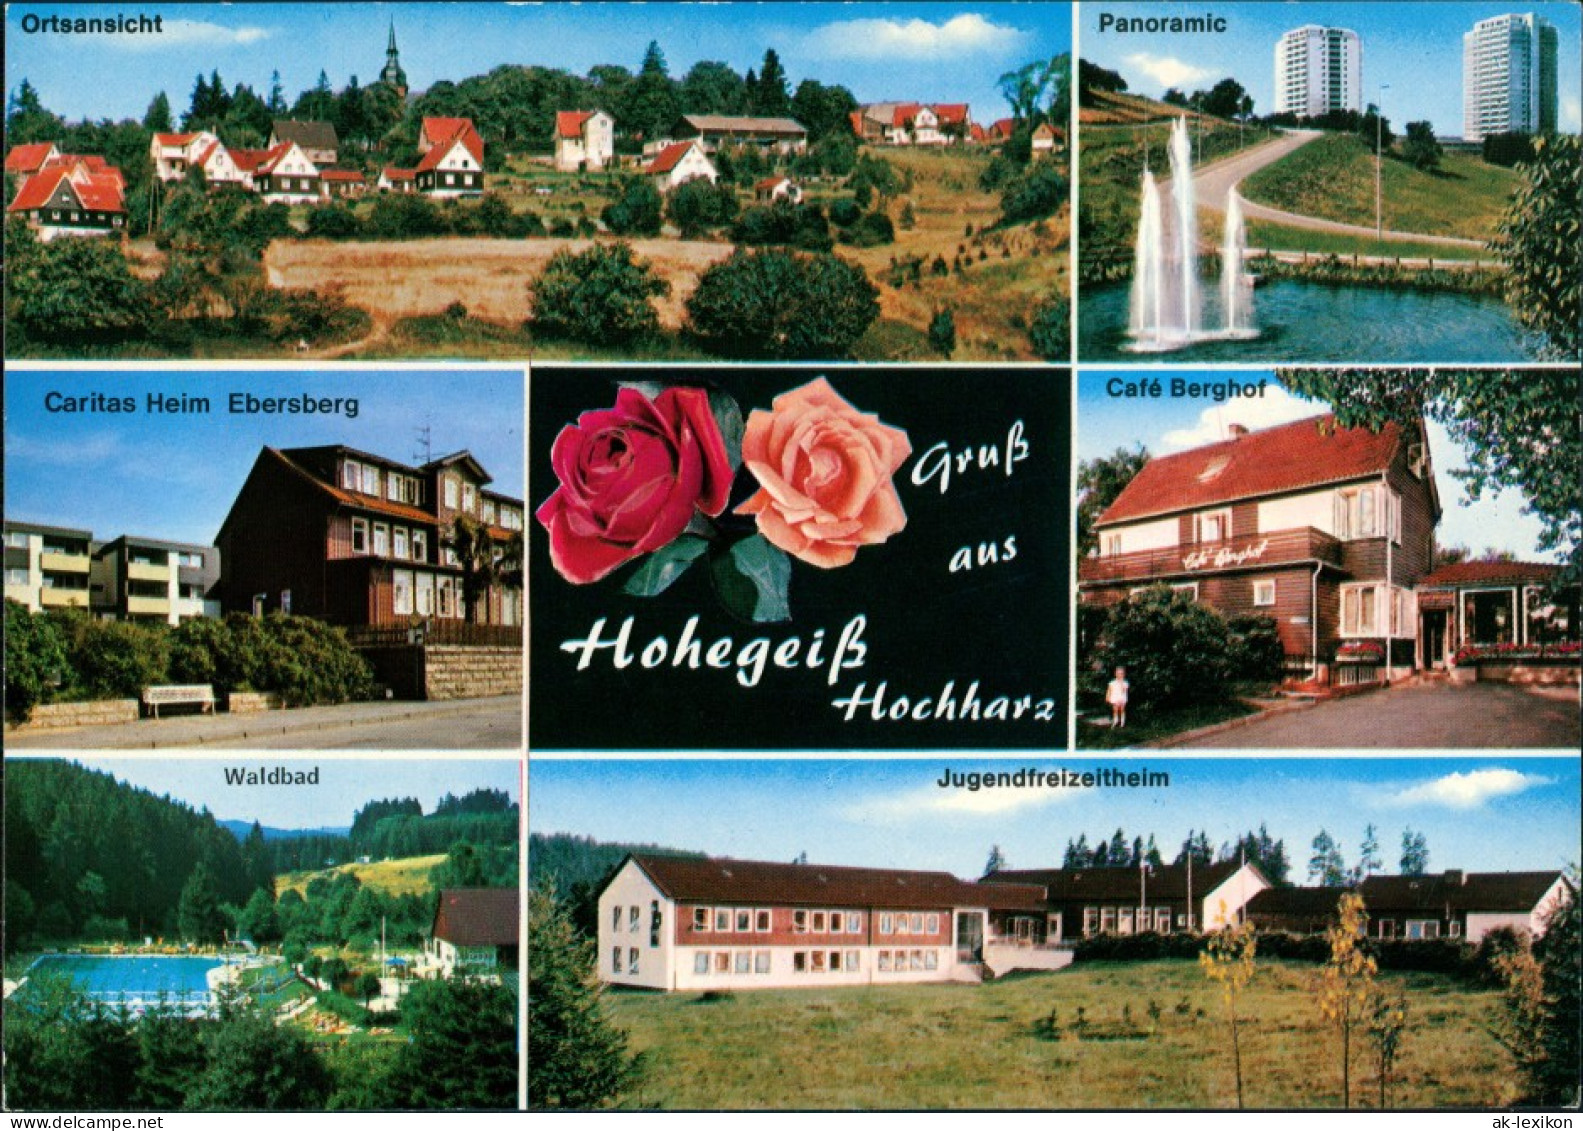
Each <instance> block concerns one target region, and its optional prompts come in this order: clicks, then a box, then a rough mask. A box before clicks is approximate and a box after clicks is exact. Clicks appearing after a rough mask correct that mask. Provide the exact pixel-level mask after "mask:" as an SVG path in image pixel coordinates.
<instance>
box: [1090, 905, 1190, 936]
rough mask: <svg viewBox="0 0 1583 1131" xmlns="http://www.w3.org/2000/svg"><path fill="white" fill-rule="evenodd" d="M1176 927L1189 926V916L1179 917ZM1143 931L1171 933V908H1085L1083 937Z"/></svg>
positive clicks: (1129, 933)
mask: <svg viewBox="0 0 1583 1131" xmlns="http://www.w3.org/2000/svg"><path fill="white" fill-rule="evenodd" d="M1176 925H1177V926H1179V927H1185V926H1187V916H1186V915H1178V916H1177V917H1176ZM1141 931H1154V932H1156V933H1158V934H1162V935H1168V934H1170V933H1171V909H1170V908H1169V907H1085V908H1083V935H1084V937H1087V936H1089V935H1097V934H1104V935H1116V934H1121V935H1131V934H1136V933H1138V932H1141Z"/></svg>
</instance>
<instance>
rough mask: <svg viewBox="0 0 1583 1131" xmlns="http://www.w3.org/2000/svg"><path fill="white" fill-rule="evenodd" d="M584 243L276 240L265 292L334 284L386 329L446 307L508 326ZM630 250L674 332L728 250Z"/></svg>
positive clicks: (711, 246) (674, 245)
mask: <svg viewBox="0 0 1583 1131" xmlns="http://www.w3.org/2000/svg"><path fill="white" fill-rule="evenodd" d="M592 242H593V241H591V240H555V239H542V240H492V239H462V238H455V239H438V240H411V241H405V242H401V243H331V242H327V241H322V240H277V241H276V242H274V243H272V244H270V246H269V247H268V249H267V250H266V251H265V252H264V270H265V274H266V277H267V278H268V280H269V285H270V286H272V287H310V288H313V289H315V290H318V289H322V288H325V287H329V286H334V285H336V284H339V285H341V286H343V287H344V288H345V290H346V297H347V298H348V299H349V300H350V301H351V302H352V303H353V304H354V305H357V306H361V307H363V308H364V309H365V310H367V311H368V312H369V313H370V314H372V315H373V316H374V320H375V322H376V323H382V324H388V323H389V322H391V321H394V320H395V319H397V318H406V317H410V316H412V315H416V314H436V313H439V312H440V311H442V310H444V309H445V308H446V307H447V306H449V305H450V304H451V303H453V302H460V303H461V304H462V305H464V306H466V307H467V311H468V313H469V314H471V315H473V316H475V317H478V318H487V319H489V320H491V321H495V322H501V323H504V324H508V325H515V324H516V323H519V322H521V321H522V320H523V319H524V318H525V317H527V314H528V287H529V285H530V284H531V283H532V282H533V280H534V279H536V278H537V277H538V275H539V272H541V271H542V270H543V269H544V265H545V264H546V263H548V262H549V261H550V257H551V256H552V255H554V254H555V253H556V252H557V251H560V250H562V249H570V250H572V251H583V250H585V249H586V248H588V247H589V246H590V245H591V243H592ZM631 243H632V247H633V250H634V251H636V252H637V254H638V255H639V256H640V257H641V258H643V259H646V260H648V261H649V262H651V263H653V264H654V265H655V267H656V268H657V269H658V271H659V273H660V274H661V276H663V277H664V278H665V279H666V280H667V281H669V283H670V284H671V293H670V296H669V297H668V298H665V299H662V300H660V301H659V302H658V303H657V306H658V308H659V314H660V322H661V323H662V324H663V325H665V326H666V327H669V328H671V329H674V328H676V327H677V326H680V325H681V322H682V319H683V317H684V316H685V310H684V306H683V304H684V303H685V302H686V301H687V296H688V295H690V294H692V292H693V288H695V287H696V286H697V285H698V277H699V275H701V274H702V273H703V271H704V270H705V269H707V268H708V267H709V266H710V265H711V264H713V263H716V262H718V261H719V260H722V259H726V258H728V257H729V256H730V255H731V245H730V244H725V243H703V242H692V241H686V240H633V241H631Z"/></svg>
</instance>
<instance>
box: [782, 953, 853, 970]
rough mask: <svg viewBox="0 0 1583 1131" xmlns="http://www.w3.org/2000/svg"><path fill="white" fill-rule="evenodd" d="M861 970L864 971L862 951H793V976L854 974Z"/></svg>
mask: <svg viewBox="0 0 1583 1131" xmlns="http://www.w3.org/2000/svg"><path fill="white" fill-rule="evenodd" d="M861 969H863V953H862V951H857V950H794V951H792V973H793V974H854V973H856V972H858V971H859V970H861Z"/></svg>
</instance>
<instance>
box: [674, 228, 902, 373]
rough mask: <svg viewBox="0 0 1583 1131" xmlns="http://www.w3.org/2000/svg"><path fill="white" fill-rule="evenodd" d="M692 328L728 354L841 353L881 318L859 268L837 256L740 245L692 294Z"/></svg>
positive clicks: (818, 355)
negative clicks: (746, 248) (744, 248)
mask: <svg viewBox="0 0 1583 1131" xmlns="http://www.w3.org/2000/svg"><path fill="white" fill-rule="evenodd" d="M687 313H688V316H689V318H690V319H691V322H692V329H693V332H694V333H696V334H697V335H698V337H699V338H700V339H702V341H703V342H704V344H705V345H706V346H708V348H709V349H711V350H713V351H714V352H716V353H719V354H723V355H725V356H727V357H743V358H775V359H786V358H799V359H813V358H820V359H828V358H837V357H844V356H846V355H847V353H848V352H849V351H850V350H851V348H852V345H853V343H855V342H856V341H857V340H858V339H859V338H861V337H862V336H863V332H864V331H865V330H867V329H868V327H869V324H870V323H872V322H873V321H874V319H875V318H877V317H879V296H878V292H876V291H875V289H874V286H873V284H872V283H870V282H869V281H868V277H867V276H866V275H865V274H864V273H863V272H862V270H861V269H859V268H857V267H853V266H852V265H850V264H848V263H845V262H843V261H842V260H840V259H837V258H836V257H835V256H833V255H814V256H802V255H795V254H793V253H791V252H787V251H759V252H744V251H740V250H739V251H737V252H736V253H735V254H734V255H732V257H731V258H730V259H728V260H726V261H725V262H723V263H717V264H715V265H714V266H713V267H711V268H709V270H707V271H705V272H704V274H703V276H702V277H701V278H700V279H699V280H698V289H697V290H696V291H694V292H693V295H692V297H691V298H689V299H688V300H687Z"/></svg>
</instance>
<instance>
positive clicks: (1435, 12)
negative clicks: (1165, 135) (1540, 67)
mask: <svg viewBox="0 0 1583 1131" xmlns="http://www.w3.org/2000/svg"><path fill="white" fill-rule="evenodd" d="M1211 10H1212V11H1213V13H1214V14H1215V15H1217V16H1224V17H1226V18H1227V19H1228V20H1229V21H1230V25H1229V27H1228V28H1227V30H1226V32H1225V33H1223V34H1219V35H1213V34H1211V35H1161V34H1155V35H1149V34H1127V35H1121V34H1116V33H1115V32H1113V31H1112V32H1106V33H1105V34H1103V35H1102V34H1100V33H1099V30H1098V27H1099V14H1100V13H1101V12H1110V13H1113V14H1115V15H1117V16H1172V15H1181V16H1203V15H1204V14H1205V13H1206V12H1209V11H1211ZM1580 10H1583V9H1580V8H1579V6H1578V5H1577V4H1575V3H1538V4H1535V3H1515V4H1513V3H1502V2H1500V0H1494V2H1490V3H1476V4H1468V3H1438V2H1437V3H1424V2H1418V3H1399V2H1398V3H1379V2H1375V0H1371V2H1368V3H1333V4H1326V3H1308V2H1304V3H1281V4H1275V3H1266V4H1251V3H1241V4H1213V5H1209V4H1196V3H1195V4H1176V3H1160V2H1158V0H1151V2H1150V3H1131V4H1128V3H1089V4H1084V5H1083V6H1082V12H1081V15H1080V16H1079V26H1078V35H1079V40H1080V44H1081V46H1080V51H1081V54H1082V56H1083V58H1085V59H1087V60H1089V61H1091V62H1094V63H1098V64H1099V65H1100V66H1103V67H1106V68H1108V69H1110V70H1114V71H1119V72H1120V73H1121V74H1122V75H1123V76H1124V77H1125V78H1126V79H1127V83H1128V87H1129V89H1130V90H1132V91H1135V92H1137V93H1139V94H1144V95H1148V96H1150V97H1154V98H1158V97H1159V96H1160V95H1161V94H1163V93H1164V92H1165V90H1166V88H1168V87H1172V86H1174V87H1176V88H1178V89H1180V90H1182V91H1183V92H1184V93H1190V92H1192V91H1193V90H1198V89H1203V90H1208V89H1209V88H1210V87H1211V86H1213V85H1214V84H1215V83H1216V82H1218V81H1220V80H1221V79H1223V78H1226V77H1227V76H1230V77H1232V78H1235V79H1236V80H1237V81H1238V82H1240V83H1242V85H1243V86H1244V87H1246V88H1247V90H1248V93H1249V94H1251V95H1253V101H1254V107H1253V109H1254V113H1256V114H1269V113H1272V112H1273V111H1274V109H1275V90H1274V83H1275V60H1274V56H1275V42H1276V40H1278V39H1279V38H1280V37H1281V35H1282V34H1283V33H1284V32H1287V31H1290V30H1291V29H1292V28H1295V27H1301V26H1302V25H1303V24H1310V23H1312V24H1322V25H1325V26H1327V27H1344V28H1349V29H1351V30H1352V31H1355V32H1357V33H1358V35H1359V36H1360V37H1361V38H1362V41H1363V100H1364V102H1365V104H1367V103H1369V102H1374V101H1377V100H1379V99H1380V93H1379V91H1378V86H1379V84H1380V83H1381V82H1384V83H1388V84H1389V86H1390V89H1389V90H1387V91H1385V92H1384V101H1383V106H1384V110H1385V116H1386V118H1388V119H1389V120H1390V121H1391V123H1392V124H1393V125H1394V126H1395V127H1396V128H1397V130H1398V132H1400V130H1401V128H1402V126H1403V125H1404V124H1405V123H1407V122H1416V121H1425V120H1427V121H1429V122H1431V123H1433V124H1434V128H1435V132H1436V133H1438V134H1444V135H1449V136H1460V135H1461V133H1462V33H1463V32H1465V31H1468V30H1469V29H1471V28H1472V27H1473V25H1474V24H1475V23H1477V22H1478V21H1479V20H1484V19H1488V18H1490V17H1491V16H1499V15H1505V14H1507V13H1510V12H1537V13H1538V14H1540V15H1542V16H1544V17H1545V18H1546V19H1548V20H1549V21H1550V22H1551V23H1552V24H1554V25H1555V26H1556V29H1557V31H1558V32H1559V33H1560V51H1559V52H1558V58H1559V65H1560V71H1559V84H1558V85H1559V88H1560V107H1559V110H1560V124H1561V128H1562V129H1563V130H1567V131H1571V132H1576V131H1577V130H1578V128H1579V114H1580V108H1579V89H1580V85H1579V69H1578V68H1579V64H1578V44H1579V12H1580Z"/></svg>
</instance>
